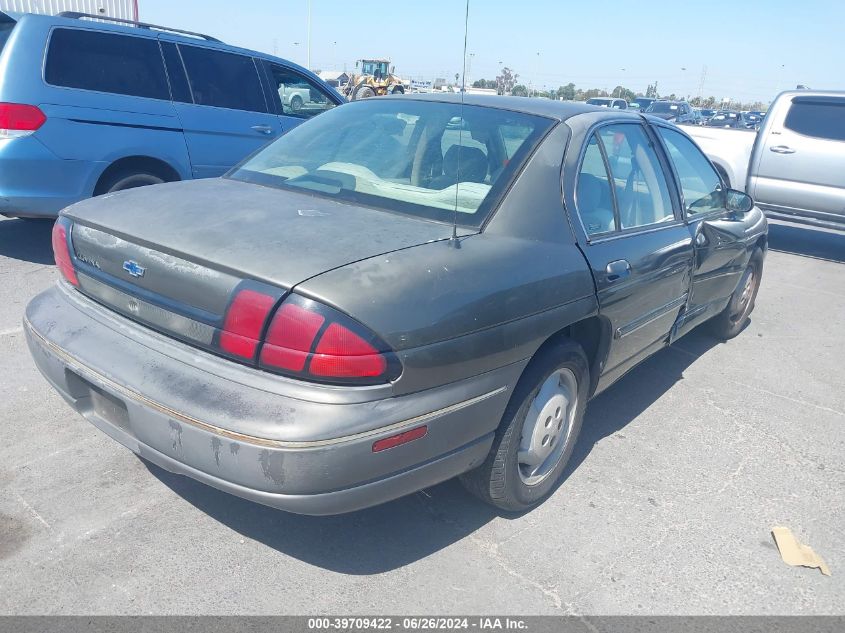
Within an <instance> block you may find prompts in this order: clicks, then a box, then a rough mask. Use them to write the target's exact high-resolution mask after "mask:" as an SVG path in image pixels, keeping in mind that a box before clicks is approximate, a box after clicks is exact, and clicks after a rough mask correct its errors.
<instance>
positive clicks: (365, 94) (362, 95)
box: [354, 86, 376, 101]
mask: <svg viewBox="0 0 845 633" xmlns="http://www.w3.org/2000/svg"><path fill="white" fill-rule="evenodd" d="M375 96H376V91H375V90H373V89H372V88H371V87H370V86H361V87H360V88H358V90H356V91H355V99H354V100H355V101H358V100H359V99H369V98H370V97H375Z"/></svg>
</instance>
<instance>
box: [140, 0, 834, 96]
mask: <svg viewBox="0 0 845 633" xmlns="http://www.w3.org/2000/svg"><path fill="white" fill-rule="evenodd" d="M139 3H140V13H141V19H142V20H145V21H148V22H153V23H160V24H165V25H168V26H174V27H182V28H186V29H190V30H199V31H203V32H207V33H209V34H211V35H215V36H217V37H219V38H220V39H223V40H225V41H227V42H229V43H232V44H237V45H239V46H244V47H246V48H252V49H257V50H261V51H265V52H268V53H273V52H274V51H275V52H276V54H278V55H279V56H281V57H285V58H288V59H292V60H293V61H296V62H298V63H300V64H302V65H305V64H306V58H307V50H306V42H307V32H308V29H307V5H308V1H307V0H239V1H236V2H233V1H232V0H139ZM311 4H312V13H311V15H312V18H311V19H312V30H311V66H312V68H315V69H337V70H343V68H344V65H346V67H347V68H350V69H351V68H352V67H354V64H355V60H356V59H359V58H362V57H382V56H384V57H389V58H391V59H392V60H393V62H394V64H395V65H396V69H397V72H398V73H399V74H400V75H402V76H403V77H410V78H425V79H432V78H434V77H451V78H454V75H455V73H456V72H459V71H460V70H461V55H462V50H463V34H464V11H465V5H464V0H311ZM843 25H845V0H768V1H764V0H703V1H698V2H693V1H690V0H673V1H671V2H670V1H666V0H589V1H583V0H519V1H517V0H470V21H469V45H468V51H469V52H470V53H472V54H473V55H472V56H471V70H470V71H469V72H468V78H469V79H470V80H474V79H478V78H480V77H485V78H493V77H494V76H495V75H496V74H497V72H498V70H499V68H500V66H499V62H503V63H504V65H507V66H510V67H511V68H513V69H515V71H516V72H517V73H519V75H520V83H524V84H526V85H533V86H534V87H538V88H542V87H544V86H545V87H546V88H556V87H557V86H559V85H562V84H566V83H569V82H570V81H571V82H574V83H575V84H576V85H577V86H578V87H579V88H605V89H612V88H613V87H614V86H616V85H618V84H622V85H624V86H626V87H628V88H631V89H633V90H635V91H645V88H646V86H647V85H648V84H649V83H651V82H653V81H658V82H659V90H660V93H661V94H669V93H672V92H675V93H677V94H683V95H691V96H695V95H697V94H698V93H699V87H700V85H701V82H702V78H703V79H704V83H703V89H702V92H703V93H704V96H709V95H713V96H715V97H717V98H720V99H721V98H723V97H731V98H733V99H739V100H743V101H750V100H758V99H759V100H762V101H768V100H769V99H771V98H772V96H773V95H774V93H775V92H776V91H777V90H778V89H786V88H794V87H795V86H796V84H799V83H800V84H805V85H808V86H810V87H812V88H845V81H843V70H842V68H843V67H842V60H843V59H845V36H843ZM705 66H706V69H707V70H706V75H704V72H703V71H704V67H705ZM684 69H685V70H684Z"/></svg>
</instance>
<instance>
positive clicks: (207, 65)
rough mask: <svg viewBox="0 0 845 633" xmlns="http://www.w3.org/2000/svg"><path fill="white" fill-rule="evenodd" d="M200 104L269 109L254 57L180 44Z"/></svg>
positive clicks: (243, 108) (251, 110)
mask: <svg viewBox="0 0 845 633" xmlns="http://www.w3.org/2000/svg"><path fill="white" fill-rule="evenodd" d="M179 51H180V52H181V53H182V60H183V61H184V62H185V70H187V71H188V81H189V83H190V85H191V92H192V93H193V95H194V103H196V104H197V105H206V106H214V107H217V108H230V109H232V110H248V111H250V112H267V104H266V102H265V101H264V92H263V90H262V89H261V81H260V79H259V78H258V70H257V69H256V67H255V62H254V61H253V60H252V57H246V56H245V55H237V54H235V53H224V52H223V51H216V50H212V49H209V48H200V47H198V46H183V45H181V44H180V45H179Z"/></svg>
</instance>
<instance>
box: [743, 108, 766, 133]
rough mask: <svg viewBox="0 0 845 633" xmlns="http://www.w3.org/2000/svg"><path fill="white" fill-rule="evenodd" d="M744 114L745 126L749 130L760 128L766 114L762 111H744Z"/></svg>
mask: <svg viewBox="0 0 845 633" xmlns="http://www.w3.org/2000/svg"><path fill="white" fill-rule="evenodd" d="M742 115H743V117H745V127H746V128H748V129H749V130H756V129H758V128H759V127H760V124H762V123H763V117H764V116H765V114H763V113H762V112H743V113H742Z"/></svg>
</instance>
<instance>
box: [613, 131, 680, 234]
mask: <svg viewBox="0 0 845 633" xmlns="http://www.w3.org/2000/svg"><path fill="white" fill-rule="evenodd" d="M598 136H599V139H600V141H601V142H602V144H603V146H604V152H605V155H606V156H607V162H608V164H609V166H610V173H611V181H612V183H613V186H614V189H615V193H616V202H617V214H618V217H619V225H620V228H621V229H622V230H624V229H631V228H636V227H642V226H649V225H652V224H660V223H664V222H671V221H672V220H674V219H675V214H674V210H673V209H672V199H671V197H670V196H669V187H668V185H667V183H666V175H665V174H664V173H663V169H662V167H661V166H660V161H659V160H658V158H657V154H656V153H655V151H654V148H653V147H652V145H651V141H650V140H649V137H648V135H647V134H646V132H645V130H644V129H643V127H642V126H641V125H639V124H634V123H618V124H614V125H608V126H605V127H602V128H600V130H599V133H598Z"/></svg>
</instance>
